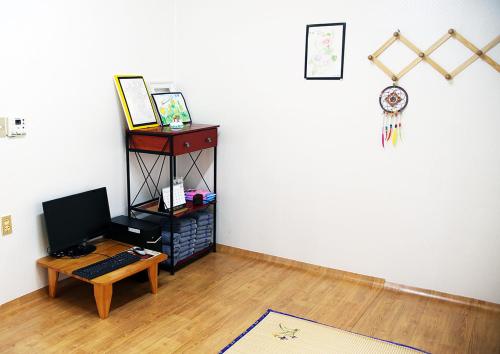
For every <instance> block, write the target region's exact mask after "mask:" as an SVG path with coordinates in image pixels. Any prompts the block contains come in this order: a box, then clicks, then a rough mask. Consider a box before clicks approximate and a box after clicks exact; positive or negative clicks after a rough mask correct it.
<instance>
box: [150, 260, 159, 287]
mask: <svg viewBox="0 0 500 354" xmlns="http://www.w3.org/2000/svg"><path fill="white" fill-rule="evenodd" d="M148 276H149V286H150V287H151V292H152V293H153V294H156V293H157V292H158V263H155V264H152V265H151V266H150V267H149V268H148Z"/></svg>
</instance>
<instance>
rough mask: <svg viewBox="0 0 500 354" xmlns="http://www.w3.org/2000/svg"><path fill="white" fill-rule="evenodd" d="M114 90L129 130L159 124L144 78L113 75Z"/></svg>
mask: <svg viewBox="0 0 500 354" xmlns="http://www.w3.org/2000/svg"><path fill="white" fill-rule="evenodd" d="M114 81H115V86H116V90H117V92H118V96H119V97H120V102H121V104H122V108H123V113H124V114H125V118H126V119H127V125H128V129H129V130H136V129H144V128H151V127H157V126H159V123H158V117H157V115H156V111H155V108H154V105H153V101H152V99H151V95H150V94H149V91H148V87H147V86H146V82H145V81H144V78H143V77H142V76H140V75H115V76H114Z"/></svg>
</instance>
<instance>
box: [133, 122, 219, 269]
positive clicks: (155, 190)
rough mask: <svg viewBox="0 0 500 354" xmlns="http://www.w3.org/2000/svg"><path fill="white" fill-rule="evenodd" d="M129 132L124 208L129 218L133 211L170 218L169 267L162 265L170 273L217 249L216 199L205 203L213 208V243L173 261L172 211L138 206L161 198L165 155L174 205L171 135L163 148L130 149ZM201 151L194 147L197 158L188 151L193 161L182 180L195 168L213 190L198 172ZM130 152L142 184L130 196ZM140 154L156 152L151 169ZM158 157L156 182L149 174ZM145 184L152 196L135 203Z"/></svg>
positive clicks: (214, 158)
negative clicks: (159, 165) (125, 206)
mask: <svg viewBox="0 0 500 354" xmlns="http://www.w3.org/2000/svg"><path fill="white" fill-rule="evenodd" d="M130 134H131V132H130V131H128V132H127V133H126V139H125V140H126V141H125V144H126V145H125V146H126V163H127V206H128V207H127V210H128V216H129V217H132V216H133V217H136V215H134V212H137V213H145V214H150V215H157V216H162V217H168V218H169V224H170V257H169V260H170V266H168V265H162V267H163V268H167V269H168V270H170V274H172V275H174V274H175V271H176V270H178V269H181V268H183V267H185V266H186V265H188V264H190V263H192V262H194V261H195V260H197V259H199V258H201V257H203V256H204V255H206V254H209V253H210V251H212V252H216V250H217V249H216V244H217V242H216V240H217V202H216V201H215V202H213V203H209V204H208V205H207V208H208V207H209V206H212V207H213V232H212V234H213V243H212V245H211V246H209V247H207V249H205V250H201V251H199V252H197V253H195V254H193V255H191V256H189V257H187V258H186V259H182V260H180V261H178V262H177V264H176V263H175V255H174V242H173V241H174V240H173V235H174V232H173V228H174V220H175V219H176V218H177V217H176V215H175V214H174V210H173V208H171V209H170V210H169V211H166V212H159V211H151V210H146V209H141V208H140V206H141V205H145V204H147V203H151V202H153V201H155V200H158V199H159V198H160V196H161V195H162V193H161V191H160V190H159V187H158V186H159V185H160V180H161V176H162V172H163V169H164V167H165V162H166V160H167V157H168V169H169V188H170V205H173V204H174V201H173V198H174V193H173V190H174V184H173V182H174V177H175V176H176V175H177V156H176V155H174V154H173V153H172V151H174V149H173V138H172V137H168V138H165V140H166V142H165V145H164V146H163V148H162V149H161V151H149V150H140V149H131V148H130ZM132 134H133V133H132ZM167 144H169V149H168V151H167V150H166V148H167ZM212 149H213V164H214V166H213V193H217V146H214V147H212ZM204 150H205V149H201V150H197V152H198V155H197V156H196V158H193V155H192V153H191V152H188V153H187V154H188V155H189V157H190V158H191V162H192V163H191V166H190V168H189V169H188V172H187V173H186V175H185V176H184V180H185V179H186V178H187V177H188V176H189V174H190V172H191V171H192V170H193V168H196V170H197V172H198V174H199V175H200V177H201V179H202V180H203V183H204V184H205V186H206V187H207V189H208V190H209V191H212V189H211V188H210V187H209V185H208V183H207V181H206V180H205V178H204V177H203V173H202V172H201V171H200V169H199V167H198V165H197V161H198V159H199V158H200V156H201V154H202V152H203V151H204ZM130 154H133V155H134V156H135V158H136V161H137V163H138V165H139V168H140V171H141V174H142V176H143V181H142V184H141V186H140V188H139V190H138V191H137V193H136V194H135V196H134V198H131V187H130ZM141 154H149V155H157V157H156V159H155V160H154V163H153V164H152V166H151V167H150V168H149V167H148V166H147V164H146V162H145V161H144V159H143V158H142V156H141ZM162 156H163V158H162ZM160 159H161V167H160V172H159V173H158V178H157V180H156V181H155V180H154V179H153V177H152V173H153V171H154V169H155V167H156V166H157V164H158V162H159V161H160ZM148 181H150V182H151V183H152V186H150V183H149V182H148ZM145 187H146V188H147V189H148V192H149V194H150V196H151V199H150V200H148V201H144V202H140V203H136V201H137V198H138V197H139V195H140V193H141V191H142V190H143V189H144V188H145ZM198 210H200V208H196V209H193V210H190V211H187V212H185V213H183V216H184V215H189V213H191V212H194V211H198Z"/></svg>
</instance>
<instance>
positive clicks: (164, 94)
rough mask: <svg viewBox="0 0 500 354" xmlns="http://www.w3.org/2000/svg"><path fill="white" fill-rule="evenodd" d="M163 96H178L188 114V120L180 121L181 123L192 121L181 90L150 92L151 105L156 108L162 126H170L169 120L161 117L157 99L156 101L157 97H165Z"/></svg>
mask: <svg viewBox="0 0 500 354" xmlns="http://www.w3.org/2000/svg"><path fill="white" fill-rule="evenodd" d="M165 96H180V97H181V98H182V102H183V103H184V107H185V108H186V112H187V115H188V118H189V120H188V121H182V123H183V124H191V123H192V122H193V121H192V118H191V113H190V112H189V108H188V105H187V103H186V99H185V98H184V95H183V94H182V92H159V93H153V94H151V97H152V99H153V105H154V107H155V109H156V113H157V114H158V117H159V118H160V124H161V125H162V126H167V127H168V126H170V122H168V123H167V122H165V119H164V118H163V115H162V113H161V111H160V107H159V106H158V101H157V97H165Z"/></svg>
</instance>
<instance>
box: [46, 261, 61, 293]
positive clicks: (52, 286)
mask: <svg viewBox="0 0 500 354" xmlns="http://www.w3.org/2000/svg"><path fill="white" fill-rule="evenodd" d="M48 271H49V296H50V297H56V292H57V279H58V278H59V272H58V271H57V270H54V269H50V268H49V269H48Z"/></svg>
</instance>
